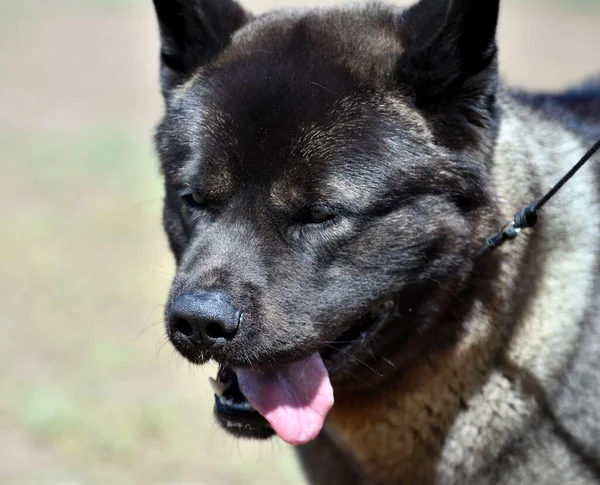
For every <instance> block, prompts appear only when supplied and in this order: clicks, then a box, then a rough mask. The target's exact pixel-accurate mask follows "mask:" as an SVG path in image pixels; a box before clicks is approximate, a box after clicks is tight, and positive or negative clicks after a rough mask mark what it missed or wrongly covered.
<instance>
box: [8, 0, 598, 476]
mask: <svg viewBox="0 0 600 485" xmlns="http://www.w3.org/2000/svg"><path fill="white" fill-rule="evenodd" d="M151 3H152V2H151V0H70V1H69V0H0V202H1V203H0V325H1V327H0V330H1V331H2V333H1V334H0V483H1V484H6V485H8V484H10V485H12V484H80V483H81V484H111V485H114V484H161V483H164V484H187V483H189V484H191V483H196V484H219V485H229V484H232V485H233V484H267V485H268V484H271V483H272V484H276V483H277V484H281V483H286V484H288V485H293V484H299V483H302V481H301V479H300V475H299V472H298V468H297V466H296V464H295V461H294V460H293V458H292V454H291V452H290V450H289V449H288V448H287V447H285V446H284V445H282V444H280V443H279V442H277V441H270V442H266V443H262V444H258V445H252V444H248V443H240V442H237V441H234V440H233V439H232V438H229V437H228V436H226V435H225V434H224V433H223V432H221V431H219V430H218V429H217V427H216V425H215V424H214V423H213V420H212V415H211V407H212V403H213V398H212V392H211V391H210V390H209V387H208V384H207V379H208V376H209V375H211V374H213V372H214V369H197V368H191V367H190V366H189V365H188V364H187V363H184V362H183V361H182V359H181V358H179V357H177V356H175V355H174V352H173V350H172V349H171V347H170V345H169V344H168V343H166V344H165V341H164V338H163V329H162V311H163V307H162V302H163V299H164V296H165V294H166V291H167V288H168V285H169V281H170V278H171V276H172V274H173V262H172V260H171V256H170V254H169V253H168V248H167V244H166V241H165V237H164V236H163V233H162V229H161V225H160V208H161V195H162V192H161V180H160V177H159V173H158V169H157V166H158V165H157V162H156V159H155V156H154V154H153V150H152V144H151V133H152V129H153V125H154V124H155V122H156V121H157V120H158V118H159V115H160V111H161V99H160V98H159V95H158V93H159V86H158V74H157V73H158V68H157V58H158V36H157V32H156V26H155V23H154V17H153V10H152V5H151ZM244 3H245V5H246V6H247V7H249V8H251V9H253V10H255V11H260V10H263V9H266V8H271V7H274V6H277V5H278V4H279V5H280V6H281V5H282V4H285V5H288V4H302V3H313V4H316V3H319V4H325V3H330V2H328V1H327V0H318V1H316V0H315V1H313V2H302V1H298V0H289V1H288V0H286V1H285V2H284V1H283V0H280V1H279V2H277V1H276V0H246V1H245V2H244ZM331 3H332V2H331ZM500 47H501V51H500V52H501V56H500V57H501V69H502V72H503V73H504V75H505V78H506V79H507V80H508V81H510V82H511V83H513V84H516V85H519V86H524V87H530V88H543V89H554V88H560V87H562V86H565V85H566V84H568V83H571V82H575V81H578V80H579V79H581V78H583V77H584V76H587V75H589V74H592V73H595V72H599V71H600V56H599V54H598V49H599V47H600V1H599V0H587V1H586V0H562V1H560V0H539V1H537V2H536V0H512V1H511V0H504V3H503V10H502V20H501V29H500Z"/></svg>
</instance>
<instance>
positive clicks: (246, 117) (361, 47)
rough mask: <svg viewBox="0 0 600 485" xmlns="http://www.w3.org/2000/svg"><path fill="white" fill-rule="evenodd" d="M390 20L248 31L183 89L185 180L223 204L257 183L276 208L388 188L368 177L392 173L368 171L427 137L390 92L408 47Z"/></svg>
mask: <svg viewBox="0 0 600 485" xmlns="http://www.w3.org/2000/svg"><path fill="white" fill-rule="evenodd" d="M392 14H393V12H391V11H390V10H389V9H385V10H379V9H377V8H372V9H367V10H365V9H362V10H356V11H353V10H340V11H336V10H332V11H326V13H311V12H308V13H302V14H300V13H297V12H295V13H289V12H279V13H274V14H269V15H267V16H265V17H263V18H259V19H257V20H255V21H253V22H251V23H250V24H248V25H247V26H246V27H244V28H242V29H241V30H240V31H239V32H237V33H236V34H235V35H234V38H233V42H232V44H231V45H230V46H229V47H228V48H227V49H226V50H225V51H224V52H223V53H222V55H221V56H220V57H219V58H218V59H217V60H216V61H215V62H214V63H212V64H211V65H209V66H205V67H202V68H200V69H199V70H198V72H197V73H196V75H195V76H193V78H192V79H191V80H190V81H189V82H188V83H186V85H185V86H183V87H182V88H181V92H179V93H178V94H177V98H178V99H177V102H176V103H174V107H173V106H172V112H175V113H176V116H173V118H177V119H178V120H179V124H180V125H181V126H179V127H175V128H173V130H174V131H175V132H176V134H177V138H178V139H179V140H180V141H183V145H184V146H186V147H187V149H188V150H189V149H190V147H191V153H188V156H187V157H186V159H185V164H183V166H181V167H180V169H179V170H178V172H177V173H178V178H179V179H181V181H182V183H183V184H184V185H187V186H189V185H190V184H191V183H198V182H197V181H198V180H202V181H203V185H204V186H203V187H198V188H202V189H203V190H210V191H213V192H218V194H215V195H217V196H224V197H226V196H228V195H230V194H231V193H235V192H238V191H239V190H240V189H241V188H243V187H242V186H249V185H254V186H257V187H260V188H262V189H264V190H266V191H268V196H269V198H270V199H271V200H272V201H273V203H275V204H277V203H278V202H281V203H282V204H284V199H285V200H290V199H294V198H295V197H296V198H299V197H300V194H304V195H307V192H309V191H312V192H316V191H318V190H320V189H322V190H327V191H328V193H332V191H336V192H338V191H339V192H340V195H346V196H347V197H351V196H352V198H359V197H360V196H361V194H357V193H356V190H349V189H350V188H353V187H354V186H355V185H356V186H358V185H360V186H362V187H363V188H364V191H367V189H368V187H369V185H375V184H377V183H378V182H377V181H375V180H373V181H372V182H373V183H372V184H369V183H368V181H366V180H364V176H367V175H368V176H369V177H371V178H376V177H378V176H379V175H382V176H383V175H384V174H385V173H384V172H385V171H384V170H381V171H379V172H374V171H372V170H368V167H369V166H370V165H371V164H372V163H377V164H378V165H380V166H381V165H382V163H384V162H385V160H386V159H388V158H389V154H390V153H391V152H392V151H393V150H392V148H393V149H397V148H398V147H399V146H401V145H409V144H410V143H411V136H410V133H409V132H408V131H407V130H406V129H404V130H403V128H406V127H410V130H413V131H414V130H418V131H419V133H418V136H414V137H412V138H413V139H419V140H420V142H421V143H422V141H423V139H424V137H426V136H427V131H428V130H427V128H426V126H425V123H424V122H423V120H422V118H421V117H420V116H419V115H418V113H417V112H416V111H415V110H414V109H412V108H410V107H409V106H408V105H403V103H402V100H401V99H399V97H398V96H395V97H394V98H393V99H392V97H390V96H387V95H386V86H385V83H389V82H390V81H389V80H390V78H391V76H390V72H391V70H392V69H393V62H394V60H395V59H397V56H398V55H399V54H400V52H401V50H402V47H401V40H400V38H399V34H398V32H397V30H395V29H393V28H392V26H393V25H394V23H393V21H392V17H393V15H392ZM357 25H360V26H361V28H360V29H357V27H356V26H357ZM391 146H392V147H391ZM413 151H414V149H413ZM332 165H333V168H332ZM382 169H383V167H382ZM339 173H343V174H344V176H343V177H338V176H337V175H338V174H339ZM352 177H359V178H361V183H360V184H353V183H352V180H351V179H352ZM291 180H293V181H294V186H292V185H291V183H290V181H291ZM280 187H286V190H285V191H282V190H280ZM309 195H310V194H309ZM312 195H314V196H315V198H318V194H316V193H315V194H312ZM364 195H366V194H364Z"/></svg>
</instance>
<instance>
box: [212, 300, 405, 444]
mask: <svg viewBox="0 0 600 485" xmlns="http://www.w3.org/2000/svg"><path fill="white" fill-rule="evenodd" d="M395 307H396V305H395V302H394V300H393V299H391V298H390V299H386V300H382V301H380V302H378V303H377V304H376V305H375V306H374V307H373V308H372V309H371V311H370V312H369V313H368V314H366V315H365V316H363V317H362V318H361V319H359V320H358V321H357V322H356V323H355V324H354V325H352V326H351V327H350V328H349V329H348V330H346V331H345V332H344V333H342V334H341V335H340V336H339V337H338V338H337V339H336V340H335V341H334V342H332V343H331V344H329V345H327V346H326V347H325V348H324V349H323V350H322V351H321V352H318V353H314V354H312V355H310V356H308V357H306V358H305V359H302V360H299V361H296V362H294V363H292V364H286V365H282V366H279V367H277V368H274V369H270V370H266V371H254V370H249V369H235V370H234V369H232V368H230V367H227V366H224V365H221V367H220V368H219V371H218V373H217V378H216V380H215V379H211V386H212V388H213V390H214V392H215V416H216V418H217V420H218V421H219V423H220V424H221V425H222V426H223V427H224V428H225V429H226V430H227V431H228V432H230V433H232V434H234V435H235V436H239V437H244V438H255V439H265V438H269V437H271V436H273V435H274V434H277V435H278V436H279V437H280V438H281V439H283V440H284V441H286V442H287V443H290V444H293V445H299V444H304V443H307V442H309V441H312V440H313V439H315V438H316V437H317V436H318V434H319V433H320V432H321V429H322V428H323V425H324V422H325V418H326V416H327V413H328V412H329V410H330V409H331V407H332V406H333V402H334V397H333V388H332V386H331V380H330V374H331V375H332V374H335V373H338V372H339V371H340V370H341V369H343V367H344V366H345V365H348V359H349V358H350V359H352V358H354V359H356V358H357V357H355V356H354V354H357V353H360V352H359V351H360V349H361V348H363V347H365V346H367V347H368V345H369V342H370V341H371V340H372V339H374V338H376V336H377V335H378V334H379V332H380V331H381V330H382V329H383V327H385V326H386V324H387V323H388V322H389V321H390V320H391V316H392V315H393V313H394V309H395Z"/></svg>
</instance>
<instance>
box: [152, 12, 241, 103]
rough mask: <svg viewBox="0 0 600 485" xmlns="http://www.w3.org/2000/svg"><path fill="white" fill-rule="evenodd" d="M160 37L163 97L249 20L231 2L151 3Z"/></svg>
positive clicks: (228, 40)
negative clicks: (156, 18)
mask: <svg viewBox="0 0 600 485" xmlns="http://www.w3.org/2000/svg"><path fill="white" fill-rule="evenodd" d="M154 7H155V9H156V15H157V17H158V24H159V27H160V36H161V80H162V87H163V94H164V95H165V97H166V96H167V95H168V92H169V91H170V90H171V89H173V88H174V87H176V86H177V85H179V84H181V83H183V82H185V81H186V80H187V79H189V77H190V76H191V75H192V74H193V73H194V71H195V70H196V69H197V68H198V67H200V66H202V65H203V64H206V63H207V62H209V61H211V60H212V59H213V58H214V57H215V56H216V55H218V54H219V52H221V51H222V50H223V49H224V48H225V47H227V45H228V44H229V42H230V41H231V36H232V34H233V33H234V32H235V31H236V30H238V29H239V28H240V27H242V26H243V25H244V24H245V23H246V22H248V20H249V19H250V15H249V14H248V13H246V12H245V11H244V9H243V8H242V7H240V6H239V5H238V4H237V3H236V2H234V1H233V0H154Z"/></svg>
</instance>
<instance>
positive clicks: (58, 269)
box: [0, 126, 298, 484]
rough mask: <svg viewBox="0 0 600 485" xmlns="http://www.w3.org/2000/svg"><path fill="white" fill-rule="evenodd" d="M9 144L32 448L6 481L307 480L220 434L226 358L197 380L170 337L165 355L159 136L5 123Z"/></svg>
mask: <svg viewBox="0 0 600 485" xmlns="http://www.w3.org/2000/svg"><path fill="white" fill-rule="evenodd" d="M0 153H2V157H3V164H2V169H3V177H2V181H1V182H0V188H1V190H2V193H3V200H4V201H5V203H4V204H2V207H1V208H0V218H1V219H2V222H3V224H2V226H3V228H4V230H3V234H2V238H1V240H0V266H1V267H2V272H1V274H0V288H3V289H4V290H5V291H6V290H9V295H8V298H7V297H6V296H4V297H3V298H2V300H1V301H2V304H1V307H2V315H3V319H4V320H5V322H8V325H5V328H4V330H5V331H7V332H8V335H5V337H4V338H3V339H0V366H1V367H2V368H3V369H6V370H8V372H7V374H5V375H4V376H3V378H2V387H3V398H2V400H1V401H0V429H4V431H6V432H9V431H10V433H12V434H13V435H14V434H15V433H18V434H20V435H22V436H23V437H24V440H25V441H26V442H27V443H28V448H30V449H26V450H24V453H26V454H27V456H25V457H23V458H22V459H23V461H24V462H28V461H29V460H30V459H31V458H33V461H31V462H29V463H25V464H24V465H23V466H22V467H21V468H20V469H18V470H17V471H14V472H13V473H14V475H15V476H11V475H10V470H8V471H7V470H6V469H7V468H8V469H10V466H7V464H4V466H3V465H2V464H0V482H1V483H14V484H17V483H19V484H20V483H65V481H66V483H192V482H194V483H231V484H237V483H239V484H243V483H256V484H259V483H260V484H262V483H280V481H279V480H280V479H281V478H279V479H276V480H275V479H274V478H273V479H272V478H269V477H271V476H279V477H286V478H285V479H286V481H289V482H290V483H298V480H297V478H295V477H297V473H296V466H295V464H294V463H293V462H292V460H291V457H290V455H289V453H284V454H283V455H285V456H283V457H282V458H281V459H280V460H275V461H274V460H272V459H270V458H272V457H273V456H274V455H278V454H279V455H281V454H282V453H280V451H281V447H280V446H279V445H278V444H275V443H265V444H262V445H259V446H252V445H248V444H246V443H244V444H241V445H240V446H239V451H238V445H239V444H238V443H236V442H235V441H234V440H232V439H231V438H228V437H226V436H225V435H224V434H223V433H221V432H218V431H217V429H216V427H215V425H214V424H213V420H212V415H211V407H212V395H211V392H210V391H209V390H208V386H207V385H206V380H205V379H206V378H207V376H208V375H210V372H211V371H214V369H211V370H209V371H204V372H201V374H202V375H203V377H204V379H201V380H200V381H198V380H197V379H196V378H197V377H198V371H196V370H191V369H190V371H189V372H188V370H187V368H188V365H187V364H183V363H182V362H181V361H179V362H178V364H179V365H173V363H170V359H171V358H172V357H173V352H172V350H171V349H170V348H169V347H166V348H163V352H161V353H157V349H156V346H157V344H158V343H160V342H161V341H162V326H161V325H162V324H161V311H162V309H161V306H160V302H162V299H163V297H164V294H165V293H166V291H167V287H168V280H169V272H171V271H172V262H171V258H170V256H169V254H168V252H167V248H166V242H165V240H164V236H163V235H162V232H161V229H160V199H161V183H160V177H159V174H158V168H157V164H156V160H155V157H154V154H153V152H152V149H151V146H150V143H149V141H148V140H146V139H136V137H135V136H133V135H128V134H127V131H126V130H118V129H115V128H114V126H113V127H111V128H106V129H103V128H100V127H99V128H98V129H96V130H92V131H90V132H84V133H77V134H68V135H65V134H60V133H54V134H51V135H50V134H48V133H42V134H39V133H37V134H31V133H19V132H13V133H10V132H9V133H8V134H7V131H6V130H5V131H4V134H3V135H2V137H1V138H0ZM157 268H158V269H157ZM162 272H164V273H166V274H162V275H160V274H159V273H162ZM152 324H155V325H152ZM161 354H162V355H161ZM192 373H193V374H194V375H191V374H192ZM3 445H4V446H10V443H4V444H3ZM1 448H2V440H0V451H1ZM37 450H43V452H44V453H47V454H49V456H50V458H49V461H50V462H51V463H50V465H44V466H42V465H41V463H39V464H38V463H36V461H35V456H36V452H37ZM257 450H258V451H257ZM278 452H279V453H278ZM257 453H258V455H257ZM261 454H262V455H263V456H264V457H268V458H263V459H262V460H261V459H259V457H260V455H261ZM0 456H1V455H0ZM244 457H245V458H244ZM265 460H268V464H269V465H268V471H267V472H265V466H264V464H265ZM1 461H2V458H0V462H1ZM8 465H10V464H8ZM272 474H273V475H272ZM272 480H275V481H272Z"/></svg>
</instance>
